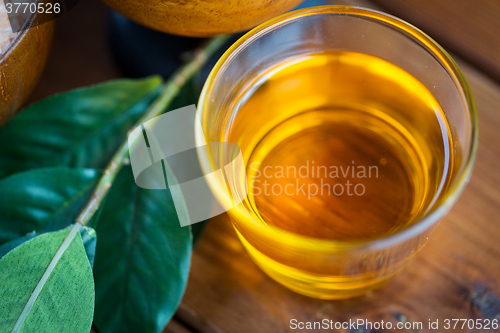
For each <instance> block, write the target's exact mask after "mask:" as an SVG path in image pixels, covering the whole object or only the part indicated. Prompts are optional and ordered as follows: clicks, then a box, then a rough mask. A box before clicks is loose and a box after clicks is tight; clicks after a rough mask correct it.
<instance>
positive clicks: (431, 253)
mask: <svg viewBox="0 0 500 333" xmlns="http://www.w3.org/2000/svg"><path fill="white" fill-rule="evenodd" d="M376 2H377V3H378V4H381V5H383V6H384V8H385V10H386V11H388V12H392V11H391V8H393V9H392V10H393V11H394V13H395V14H396V15H398V16H401V17H404V18H406V19H408V20H410V21H411V20H414V23H415V24H416V25H417V26H418V27H419V28H421V29H422V30H424V31H426V32H428V33H429V34H430V35H431V36H432V37H435V38H436V39H438V40H439V41H440V42H441V43H442V44H443V45H445V44H446V45H449V47H450V49H452V50H453V51H454V52H455V53H454V57H455V58H456V59H457V60H458V61H459V65H460V66H461V68H462V69H463V71H464V73H465V75H466V77H467V79H468V81H469V83H470V85H471V87H472V91H473V94H474V96H475V99H476V103H477V108H478V111H479V119H480V143H479V152H478V156H477V163H476V168H475V172H474V175H473V177H472V180H471V183H470V184H469V186H468V187H467V189H466V190H465V192H464V194H463V196H462V197H461V198H460V200H459V202H458V203H457V205H456V206H455V207H454V208H453V209H452V210H451V212H450V213H449V214H448V215H447V216H446V217H445V219H444V220H443V222H442V223H441V225H440V226H439V228H438V229H437V230H436V231H435V233H434V234H433V235H432V237H431V239H430V240H429V242H428V244H427V246H426V247H425V248H424V249H423V250H422V251H421V252H420V253H419V255H418V256H416V258H415V259H414V260H413V262H412V263H410V265H409V267H408V268H407V269H406V270H405V271H403V272H402V273H401V274H400V275H399V276H397V277H396V278H395V279H394V280H393V281H392V282H391V283H390V284H389V285H388V286H386V287H384V288H383V289H381V290H378V291H375V292H372V293H370V294H368V295H366V296H363V297H360V298H356V299H352V300H347V301H319V300H315V299H310V298H307V297H304V296H300V295H298V294H295V293H293V292H290V291H288V290H287V289H285V288H284V287H282V286H280V285H279V284H277V283H276V282H274V281H273V280H271V279H270V278H269V277H267V276H266V275H265V274H264V273H262V272H261V271H260V270H259V269H258V268H257V267H256V266H255V264H254V263H253V262H252V261H251V260H250V258H249V257H248V255H247V254H246V252H245V251H244V249H243V247H242V245H241V244H240V242H239V241H238V239H237V238H236V235H235V233H234V231H233V229H232V227H231V226H230V224H229V221H228V220H227V217H226V216H225V215H223V216H220V217H218V218H216V219H214V220H213V221H212V223H211V224H210V225H209V227H208V229H207V231H206V233H205V235H204V236H203V238H202V239H201V241H200V243H199V244H198V247H197V249H196V251H195V254H194V257H193V262H192V271H191V275H190V279H189V284H188V288H187V291H186V295H185V297H184V300H183V302H182V305H181V307H180V309H179V311H178V312H177V314H176V315H175V318H174V320H173V321H172V322H171V323H170V324H169V325H168V326H167V328H166V329H165V332H168V333H187V332H199V333H212V332H220V333H240V332H241V333H246V332H248V333H254V332H263V333H267V332H272V333H274V332H296V331H298V330H292V329H290V327H289V322H290V320H291V319H297V320H299V321H315V320H321V319H323V318H328V319H330V320H338V321H345V320H347V321H348V320H349V319H356V318H364V319H368V320H372V321H376V320H378V321H379V320H382V319H383V320H384V321H387V320H390V321H392V322H396V321H405V320H406V321H422V322H424V323H427V322H428V320H429V319H431V320H435V319H440V320H441V321H442V320H444V319H446V318H448V319H453V318H464V319H465V318H472V319H476V318H490V319H493V318H497V319H500V283H499V281H500V168H499V167H498V165H499V164H500V107H499V106H500V85H499V83H498V82H500V81H496V82H495V80H494V79H491V78H492V77H493V78H498V74H495V73H498V68H500V67H499V66H500V61H499V56H500V53H499V52H498V50H499V48H500V42H499V38H500V31H499V29H498V24H499V22H500V21H498V16H499V15H500V9H499V8H498V6H497V4H498V3H499V1H498V0H488V1H477V2H476V1H473V0H470V1H466V0H457V1H455V0H448V1H441V0H440V1H437V0H434V1H430V0H428V1H427V0H425V1H417V0H405V1H399V0H398V1H396V0H394V1H385V0H376ZM452 2H453V4H454V5H453V6H451V7H446V6H444V4H443V3H447V4H449V3H452ZM336 3H343V4H346V3H351V4H367V5H368V6H372V4H371V3H366V2H361V1H354V0H353V1H351V0H342V1H337V2H336ZM438 3H439V4H438ZM482 5H484V6H486V8H488V9H484V8H483V6H482ZM432 6H434V7H436V8H440V9H439V10H440V12H439V11H438V9H432V8H433V7H432ZM496 6H497V7H496ZM464 13H465V14H464ZM467 14H471V15H467ZM472 14H473V15H472ZM460 18H463V20H461V19H460ZM495 18H496V19H495ZM58 23H59V24H58V30H57V34H56V39H55V44H54V49H53V53H52V56H51V59H50V62H49V66H48V67H47V70H46V72H45V74H44V76H43V78H42V80H41V82H40V84H39V85H38V88H37V89H36V91H35V92H34V94H33V95H32V99H31V100H32V101H33V100H37V99H40V98H42V97H44V96H47V95H49V94H52V93H55V92H58V91H64V90H68V89H71V88H74V87H77V86H84V85H88V84H91V83H97V82H100V81H104V80H108V79H111V78H115V77H118V76H119V75H120V73H119V72H118V71H117V69H116V68H115V67H114V65H113V62H112V59H111V57H110V55H109V50H108V48H107V41H106V30H105V8H104V6H103V5H102V4H100V3H98V2H96V0H85V1H82V2H80V3H79V5H78V6H77V7H76V8H75V9H74V10H73V11H71V12H70V13H68V14H66V15H65V16H64V17H62V18H61V19H60V20H59V22H58ZM455 24H462V28H459V27H458V26H456V25H455ZM434 34H435V35H434ZM462 59H467V61H468V62H465V61H463V60H462ZM481 70H482V71H483V72H481ZM495 71H496V72H495ZM492 73H493V74H492ZM424 327H426V326H424ZM423 331H424V332H428V331H429V330H427V329H424V330H423ZM452 331H453V330H451V331H450V332H452ZM455 331H456V332H462V330H455ZM465 331H467V330H463V332H465ZM479 331H481V330H476V331H474V330H472V331H471V332H479ZM483 331H484V332H493V331H492V330H489V331H487V330H483ZM346 332H347V331H346ZM351 332H353V331H351ZM398 332H417V330H407V331H398ZM432 332H436V331H432ZM138 333H139V332H138Z"/></svg>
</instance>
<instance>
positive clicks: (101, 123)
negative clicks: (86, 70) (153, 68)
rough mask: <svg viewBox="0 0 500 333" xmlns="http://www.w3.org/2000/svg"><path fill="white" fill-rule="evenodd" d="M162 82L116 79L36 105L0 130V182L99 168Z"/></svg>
mask: <svg viewBox="0 0 500 333" xmlns="http://www.w3.org/2000/svg"><path fill="white" fill-rule="evenodd" d="M160 86H161V79H160V78H158V77H151V78H147V79H141V80H116V81H110V82H106V83H103V84H99V85H95V86H91V87H87V88H81V89H77V90H73V91H70V92H66V93H63V94H60V95H56V96H53V97H49V98H47V99H44V100H42V101H40V102H37V103H35V104H33V105H31V106H29V107H28V108H26V109H25V110H24V111H23V112H21V113H20V114H19V115H17V116H16V117H15V118H14V119H13V120H12V121H11V122H9V123H8V124H7V125H6V126H5V127H4V128H3V129H2V130H1V131H0V178H3V177H5V176H7V175H10V174H13V173H16V172H19V171H22V170H27V169H33V168H40V167H47V166H56V165H57V166H70V167H77V168H103V167H104V166H105V165H106V163H107V162H108V160H109V159H110V157H111V156H112V154H113V153H114V151H115V150H116V149H117V148H118V146H119V145H120V144H121V143H122V142H123V141H124V140H125V138H126V134H127V131H128V130H129V129H130V127H132V125H133V124H134V123H135V122H136V120H137V119H138V118H139V117H140V116H141V115H142V113H143V112H144V111H145V109H146V108H147V107H148V106H149V104H150V103H151V101H152V100H153V99H154V98H155V97H156V96H157V95H158V93H159V91H160Z"/></svg>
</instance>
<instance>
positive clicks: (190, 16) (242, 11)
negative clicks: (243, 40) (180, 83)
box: [102, 0, 303, 37]
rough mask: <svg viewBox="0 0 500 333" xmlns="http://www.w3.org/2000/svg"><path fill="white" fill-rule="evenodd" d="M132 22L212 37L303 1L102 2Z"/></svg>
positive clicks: (110, 0)
mask: <svg viewBox="0 0 500 333" xmlns="http://www.w3.org/2000/svg"><path fill="white" fill-rule="evenodd" d="M102 1H103V2H104V3H106V4H107V5H108V6H109V7H111V8H113V9H114V10H116V11H117V12H119V13H121V14H123V15H125V16H126V17H128V18H129V19H131V20H133V21H135V22H137V23H139V24H142V25H144V26H147V27H149V28H153V29H156V30H159V31H163V32H166V33H169V34H174V35H182V36H190V37H210V36H215V35H220V34H229V33H235V32H239V31H244V30H248V29H250V28H252V27H254V26H256V25H258V24H260V23H262V22H264V21H267V20H268V19H270V18H272V17H274V16H277V15H279V14H282V13H284V12H286V11H288V10H290V9H292V8H294V7H295V6H297V5H298V4H299V3H301V2H302V1H303V0H272V1H270V0H210V1H206V0H170V1H165V0H102Z"/></svg>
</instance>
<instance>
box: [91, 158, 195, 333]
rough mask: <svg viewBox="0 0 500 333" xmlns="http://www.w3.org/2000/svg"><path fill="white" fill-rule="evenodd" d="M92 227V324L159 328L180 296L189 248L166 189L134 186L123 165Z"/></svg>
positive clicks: (145, 331) (103, 328) (109, 328)
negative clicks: (96, 241) (94, 247)
mask: <svg viewBox="0 0 500 333" xmlns="http://www.w3.org/2000/svg"><path fill="white" fill-rule="evenodd" d="M97 233H98V234H99V239H100V240H101V241H100V242H99V244H98V246H97V253H96V259H95V264H94V276H95V280H96V315H95V320H94V322H95V325H96V327H97V329H98V330H99V331H100V332H106V333H114V332H116V333H118V332H119V333H128V332H131V333H137V332H141V333H151V332H154V333H157V332H160V331H161V330H162V329H163V327H164V326H165V325H166V324H167V322H168V321H169V320H170V319H171V317H172V315H173V314H174V312H175V310H176V309H177V307H178V306H179V303H180V301H181V299H182V295H183V293H184V290H185V287H186V283H187V279H188V273H189V266H190V260H191V251H192V239H191V232H190V229H189V227H184V228H182V227H181V226H180V223H179V220H178V218H177V214H176V211H175V207H174V204H173V201H172V197H171V195H170V191H169V190H145V189H141V188H139V187H137V186H136V184H135V182H134V177H133V175H132V170H131V168H130V166H125V167H124V168H123V170H122V171H121V172H120V174H119V175H118V177H117V179H116V181H115V183H114V185H113V187H112V188H111V190H110V193H109V194H108V200H107V202H106V205H105V207H104V209H103V212H102V215H101V219H100V221H99V225H98V227H97ZM102 240H105V241H102Z"/></svg>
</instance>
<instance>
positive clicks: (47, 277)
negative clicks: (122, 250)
mask: <svg viewBox="0 0 500 333" xmlns="http://www.w3.org/2000/svg"><path fill="white" fill-rule="evenodd" d="M78 229H79V226H74V227H68V228H66V229H64V230H60V231H58V232H52V233H47V234H44V235H41V236H39V237H36V238H33V239H32V240H29V241H27V242H26V243H24V244H22V245H20V246H18V247H17V248H15V249H14V250H13V251H11V252H9V253H8V254H7V255H5V256H4V257H3V258H2V259H1V260H0V280H1V281H2V283H1V284H0V309H2V311H0V332H22V333H33V332H37V333H54V332H59V333H66V332H67V333H88V332H89V331H90V328H91V325H92V317H93V311H94V301H95V298H94V281H93V277H92V269H91V268H90V265H89V262H88V260H87V256H86V254H85V249H84V247H83V244H82V239H81V237H80V234H79V233H78Z"/></svg>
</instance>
